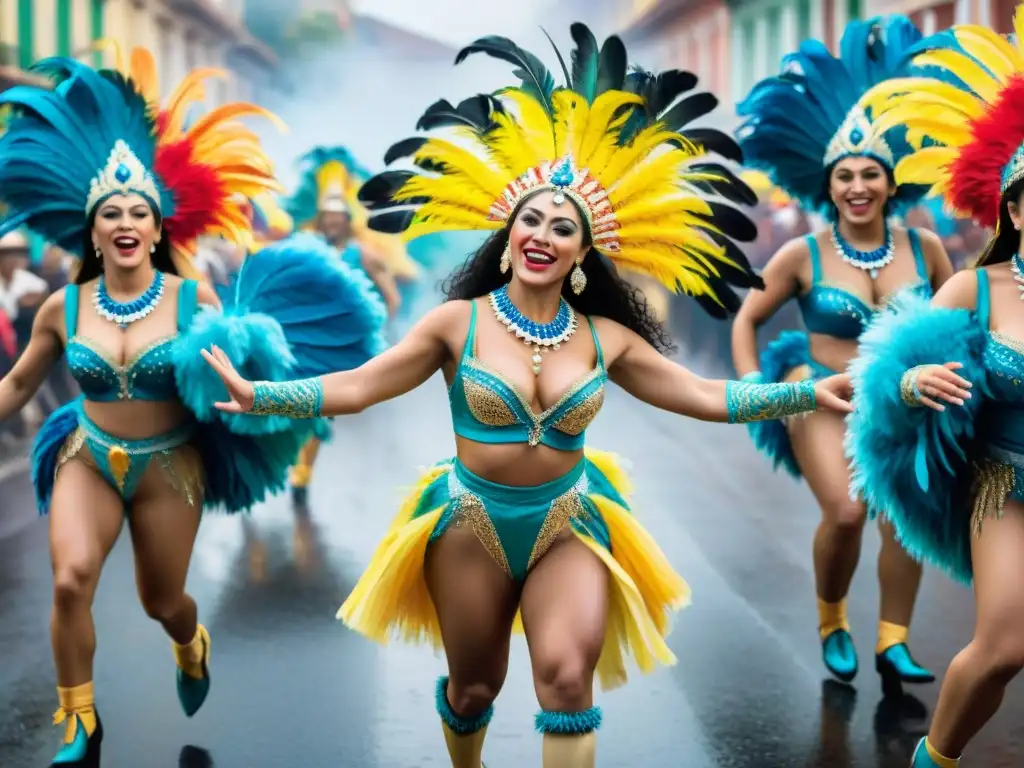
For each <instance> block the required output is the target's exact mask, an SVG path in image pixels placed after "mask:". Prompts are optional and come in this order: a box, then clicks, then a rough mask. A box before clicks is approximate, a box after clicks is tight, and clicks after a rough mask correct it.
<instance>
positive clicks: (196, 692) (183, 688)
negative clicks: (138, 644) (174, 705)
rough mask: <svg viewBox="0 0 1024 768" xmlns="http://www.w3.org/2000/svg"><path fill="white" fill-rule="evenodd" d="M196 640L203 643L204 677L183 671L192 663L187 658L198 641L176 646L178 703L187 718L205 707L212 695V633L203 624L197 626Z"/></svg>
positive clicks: (202, 665)
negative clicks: (208, 697) (208, 696)
mask: <svg viewBox="0 0 1024 768" xmlns="http://www.w3.org/2000/svg"><path fill="white" fill-rule="evenodd" d="M196 639H197V640H198V641H199V642H201V643H202V656H201V661H200V666H201V669H202V673H203V676H202V677H193V676H192V675H190V674H188V673H187V672H185V670H184V669H183V667H185V666H187V665H188V663H189V662H190V661H191V659H189V658H188V657H187V653H188V649H189V648H190V647H191V646H192V643H194V642H196V640H193V641H192V643H189V645H184V646H181V645H177V644H174V658H175V661H176V662H177V664H178V679H177V684H178V702H179V703H180V704H181V708H182V709H183V710H184V711H185V716H186V717H192V715H194V714H195V713H196V712H198V711H199V708H200V707H201V706H203V702H205V701H206V696H207V694H209V693H210V633H209V632H207V631H206V627H204V626H203V625H202V624H199V625H197V626H196ZM193 658H194V657H193Z"/></svg>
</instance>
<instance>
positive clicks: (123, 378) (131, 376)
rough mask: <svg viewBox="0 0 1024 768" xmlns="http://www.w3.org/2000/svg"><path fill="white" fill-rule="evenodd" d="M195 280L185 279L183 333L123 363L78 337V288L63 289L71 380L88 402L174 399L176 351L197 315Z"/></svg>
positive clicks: (180, 318) (181, 315) (181, 296)
mask: <svg viewBox="0 0 1024 768" xmlns="http://www.w3.org/2000/svg"><path fill="white" fill-rule="evenodd" d="M196 289H197V284H196V282H195V280H184V281H182V283H181V287H180V288H179V289H178V329H177V332H176V333H175V334H174V335H173V336H167V337H164V338H160V339H157V340H156V341H154V342H153V343H151V344H148V345H146V347H145V348H144V349H143V350H142V351H141V352H139V353H138V354H136V355H134V356H133V357H132V358H131V359H130V360H128V361H126V362H125V363H123V364H121V363H118V362H116V361H115V360H114V358H113V356H112V355H111V354H110V353H109V351H107V350H105V349H104V348H103V346H102V345H101V344H99V343H98V342H96V341H94V340H93V339H90V338H88V337H86V336H81V335H79V334H78V332H77V331H78V305H79V295H80V291H79V286H77V285H68V286H67V287H66V288H65V289H64V324H65V328H66V329H67V339H68V341H67V348H66V350H65V355H66V357H67V362H68V368H69V369H70V370H71V375H72V376H73V377H74V378H75V381H77V382H78V386H79V387H81V389H82V394H83V395H84V396H85V399H86V400H92V401H93V402H97V403H110V402H116V401H118V400H146V401H151V402H161V401H164V400H174V399H175V398H177V396H178V387H177V384H176V383H175V380H174V365H173V363H172V361H171V350H172V348H173V345H174V342H175V340H176V339H177V338H178V333H181V332H182V331H185V330H187V329H188V326H189V324H190V323H191V321H192V315H193V314H194V313H195V310H196Z"/></svg>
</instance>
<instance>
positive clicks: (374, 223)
mask: <svg viewBox="0 0 1024 768" xmlns="http://www.w3.org/2000/svg"><path fill="white" fill-rule="evenodd" d="M415 216H416V211H414V210H403V209H399V210H394V211H385V212H383V213H377V214H374V215H373V216H370V218H368V219H367V220H366V225H367V226H368V227H369V228H370V229H372V230H373V231H374V232H382V233H384V234H385V235H398V234H401V233H402V232H405V230H407V229H408V228H409V225H410V224H412V220H413V218H414V217H415Z"/></svg>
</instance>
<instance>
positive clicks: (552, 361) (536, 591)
mask: <svg viewBox="0 0 1024 768" xmlns="http://www.w3.org/2000/svg"><path fill="white" fill-rule="evenodd" d="M572 31H573V37H574V39H575V40H576V42H577V49H576V52H575V53H574V61H575V62H576V64H575V66H574V72H573V74H572V75H570V74H569V73H565V76H566V80H567V81H569V82H570V83H571V85H568V86H566V87H563V88H557V89H556V88H555V85H554V82H555V81H554V77H553V76H552V74H551V73H550V72H548V71H547V70H546V69H545V68H544V67H543V65H542V64H541V63H540V61H539V60H538V59H537V58H536V57H534V56H532V55H531V54H528V53H526V52H524V51H522V50H521V49H519V48H518V47H517V46H515V44H514V43H512V42H511V41H509V40H507V39H504V38H496V37H489V38H483V39H481V40H479V41H477V42H476V43H475V44H473V45H471V46H470V47H468V48H467V49H465V50H464V51H463V52H462V53H461V54H460V55H459V58H458V60H459V61H461V60H462V59H463V58H465V57H466V56H468V55H469V54H471V53H475V52H487V53H491V54H493V55H497V56H499V57H502V58H505V59H506V60H507V59H510V58H511V59H515V60H516V61H517V62H519V63H520V65H521V66H522V67H524V68H525V69H524V79H526V80H527V81H528V82H530V83H542V84H543V83H546V84H547V85H544V86H543V87H542V89H541V90H538V89H537V88H536V87H532V86H528V85H524V86H523V87H513V88H508V89H505V90H502V91H501V92H500V96H499V97H497V98H496V97H494V96H488V95H479V96H475V97H472V98H470V99H468V100H466V101H464V102H462V103H461V104H459V105H458V106H457V107H455V106H453V105H451V104H450V103H448V102H446V101H443V100H442V101H439V102H437V103H436V104H434V105H433V106H432V107H430V108H429V109H428V110H427V112H426V114H424V116H423V117H422V118H421V120H420V125H422V126H425V127H426V128H427V129H435V128H438V129H441V128H449V129H450V130H449V132H448V135H449V136H452V135H454V136H459V137H460V143H459V145H458V146H457V145H456V144H454V143H452V142H450V141H448V140H447V139H445V138H440V137H436V136H435V137H431V138H425V137H417V138H411V139H407V140H405V141H403V142H400V143H399V144H398V145H396V147H394V148H393V149H392V151H391V152H389V155H390V156H403V155H411V156H412V158H413V162H414V163H415V164H416V165H417V166H418V167H419V169H421V170H422V171H423V172H420V171H388V172H385V173H383V174H381V175H379V176H377V177H375V178H373V179H370V180H369V181H368V182H367V183H366V184H365V185H364V187H363V200H364V201H365V202H367V204H368V205H369V207H370V208H371V210H373V211H375V212H376V214H377V215H376V216H375V217H374V218H372V219H371V223H372V224H373V225H374V226H377V227H379V228H381V229H385V230H389V231H396V230H402V229H404V230H405V232H406V234H407V236H409V237H415V236H418V235H422V234H429V233H432V232H438V231H445V230H448V229H451V228H454V227H462V228H476V229H481V230H493V231H494V233H493V235H492V236H491V237H490V238H489V239H488V240H487V241H486V243H484V245H483V246H482V247H481V248H480V249H479V250H478V251H477V252H476V254H474V255H473V256H471V257H470V259H469V260H468V262H466V264H465V265H464V266H463V267H462V268H461V269H459V270H458V271H457V272H456V273H455V275H454V276H453V277H452V279H451V280H450V282H449V284H448V290H447V297H448V301H447V302H446V303H445V304H443V305H442V306H440V307H438V308H437V309H435V310H433V311H432V312H430V313H429V314H428V315H427V316H426V317H425V318H423V319H422V320H421V321H420V322H419V323H418V324H417V325H416V327H415V328H413V329H412V330H411V331H410V332H409V334H408V335H407V336H406V337H405V338H404V339H403V340H402V341H401V342H400V343H398V344H397V345H396V346H395V347H394V348H393V349H391V350H389V351H388V352H385V353H384V354H382V355H380V356H379V357H377V358H376V359H374V360H373V361H371V362H369V363H367V364H366V365H364V366H362V367H361V368H358V369H356V370H355V371H349V372H344V373H336V374H332V375H331V376H327V377H324V378H322V379H309V380H305V381H295V382H291V383H288V384H284V385H281V384H269V383H266V382H256V383H251V382H249V381H246V380H245V379H244V378H242V377H241V376H240V375H239V374H238V373H236V372H235V371H234V370H233V369H232V366H231V365H229V364H228V363H227V361H226V359H225V357H224V355H223V354H222V353H220V352H219V351H217V350H215V351H213V353H212V354H211V353H210V352H204V356H205V357H206V359H207V360H208V362H209V363H210V364H211V366H213V367H214V368H215V369H216V370H217V371H218V372H219V373H220V374H221V376H223V378H224V381H225V383H226V384H227V387H228V390H229V391H230V393H231V395H232V398H233V399H232V401H231V402H229V403H224V404H222V405H221V406H220V407H222V408H224V409H225V410H227V411H229V412H241V411H251V412H252V413H257V414H288V415H291V416H300V415H306V416H314V415H318V414H330V415H334V414H338V415H340V414H350V413H357V412H359V411H362V410H364V409H366V408H368V407H370V406H372V405H374V404H376V403H380V402H383V401H385V400H388V399H390V398H394V397H398V396H400V395H402V394H404V393H406V392H409V391H410V390H412V389H414V388H415V387H418V386H420V385H421V384H423V383H424V382H426V381H427V380H428V379H430V378H431V377H432V376H433V375H434V374H435V373H436V372H437V371H439V370H440V371H442V372H443V374H444V376H445V378H446V380H447V382H448V385H449V401H450V407H451V412H452V419H453V422H454V427H455V433H456V446H457V457H456V458H453V459H449V460H447V461H443V462H441V463H439V464H437V465H436V466H435V467H434V468H432V469H430V470H429V471H428V472H427V473H426V474H425V475H423V476H422V477H421V478H420V480H419V482H418V483H417V485H416V488H415V490H414V491H413V492H412V493H411V494H410V496H409V497H408V498H407V499H406V501H405V502H404V503H403V505H402V507H401V510H400V511H399V513H398V516H397V518H396V519H395V521H394V523H393V525H392V527H391V529H390V531H389V532H388V535H387V537H386V538H385V540H384V541H383V542H382V544H381V545H380V547H379V549H378V550H377V552H376V554H375V555H374V558H373V560H372V562H371V563H370V565H369V567H368V569H367V571H366V572H365V574H364V575H363V577H362V578H361V580H360V581H359V583H358V584H357V585H356V587H355V589H354V590H353V591H352V594H351V595H350V596H349V598H348V600H346V602H345V604H344V605H343V606H342V608H341V610H340V611H339V616H340V617H341V618H343V619H344V621H345V622H346V623H347V624H348V625H349V626H350V627H352V628H354V629H356V630H357V631H359V632H361V633H363V634H365V635H367V636H368V637H370V638H373V639H375V640H379V641H381V642H384V641H386V640H387V639H388V637H389V636H390V635H391V634H392V633H393V632H394V633H397V634H398V635H399V636H401V637H403V638H405V639H407V640H416V639H422V638H426V639H429V640H430V641H432V642H434V643H435V644H437V645H441V644H442V643H443V647H444V650H445V653H446V655H447V658H448V665H449V675H448V676H445V677H442V678H441V679H440V680H438V682H437V687H436V691H437V711H438V714H439V715H440V717H441V721H442V726H443V730H444V736H445V741H446V743H447V746H448V751H449V754H450V756H451V760H452V764H453V765H454V766H457V768H479V766H480V764H481V762H480V761H481V752H482V749H483V742H484V736H485V733H486V729H487V724H488V723H489V721H490V719H491V715H492V713H493V707H492V704H493V702H494V699H495V697H496V696H497V695H498V692H499V690H500V689H501V687H502V684H503V683H504V680H505V675H506V670H507V665H508V653H509V643H510V636H511V634H512V631H513V628H514V627H515V628H517V629H519V630H525V633H526V637H527V640H528V642H529V646H530V657H531V661H532V665H533V678H534V685H535V688H536V692H537V698H538V700H539V702H540V706H541V712H540V713H539V714H538V715H537V718H536V727H537V729H538V730H539V731H540V732H541V733H543V734H544V740H543V754H544V765H545V766H547V767H548V768H555V767H556V766H557V767H558V768H584V767H586V766H593V765H594V760H595V750H596V733H595V732H596V730H597V729H598V728H599V726H600V725H601V712H600V709H599V708H598V707H596V706H594V696H593V679H594V675H595V673H596V674H597V676H598V677H599V678H600V680H601V683H602V684H603V686H604V687H610V686H614V685H619V684H622V683H623V682H624V681H625V678H626V668H625V658H624V656H625V655H626V654H627V653H632V654H633V656H634V657H635V659H636V661H637V663H638V665H639V666H640V668H641V669H643V670H645V671H649V670H651V669H653V668H654V666H655V664H656V663H657V662H661V663H664V664H671V663H672V662H673V661H674V657H673V655H672V652H671V651H670V650H669V648H668V645H667V644H666V643H665V640H664V636H665V634H666V633H667V631H668V619H669V616H668V614H669V611H671V610H673V609H677V608H679V607H681V606H682V605H683V604H684V603H685V602H686V601H687V599H688V595H689V590H688V588H687V586H686V584H685V582H684V581H683V580H682V579H681V578H680V577H679V576H678V575H677V574H676V573H675V572H674V571H673V569H672V567H671V566H670V565H669V563H668V562H667V561H666V559H665V557H664V555H663V554H662V553H661V551H660V550H659V549H658V546H657V545H656V544H655V542H654V540H653V539H652V538H651V536H650V535H649V534H648V533H647V532H646V531H644V529H643V528H642V527H641V526H640V525H639V523H638V522H637V521H636V520H635V519H634V518H633V516H632V514H631V513H630V510H629V506H628V502H627V501H626V495H627V494H628V492H629V484H628V480H627V477H626V475H625V473H624V472H623V470H622V469H621V468H620V466H619V464H618V462H617V461H616V459H615V458H614V457H612V456H611V455H609V454H606V453H601V452H598V451H593V450H590V449H587V450H584V435H585V431H586V429H587V427H588V426H589V425H590V423H591V422H592V421H593V420H594V417H595V416H596V415H597V412H598V411H599V410H600V408H601V404H602V402H603V398H604V392H605V387H606V384H607V382H608V381H609V380H611V381H614V382H615V383H617V384H619V385H620V386H621V387H622V388H623V389H625V390H626V391H627V392H629V393H630V394H632V395H633V396H634V397H636V398H638V399H640V400H642V401H644V402H647V403H650V404H652V405H654V406H656V407H658V408H661V409H663V410H666V411H669V412H672V413H678V414H683V415H687V416H690V417H693V418H698V419H704V420H709V421H720V422H732V423H735V422H745V421H750V420H753V419H760V418H777V417H779V416H781V415H785V414H790V413H798V412H803V411H811V410H814V409H815V408H817V407H822V408H830V409H833V410H836V411H839V412H845V411H848V410H849V404H848V403H847V402H846V401H845V400H844V399H843V398H844V397H846V396H848V394H849V391H848V379H847V378H846V377H845V376H837V377H833V378H829V379H823V380H821V381H818V382H800V383H796V384H766V385H758V384H742V383H738V382H726V381H709V380H705V379H702V378H700V377H698V376H696V375H694V374H693V373H691V372H690V371H688V370H687V369H685V368H683V367H682V366H679V365H677V364H675V363H673V362H671V361H670V360H669V359H668V358H667V357H664V356H663V355H662V354H659V353H660V352H664V351H665V349H666V348H667V339H666V336H665V332H664V330H663V329H662V328H661V327H660V326H659V325H658V324H657V323H656V322H655V321H654V320H653V318H652V317H651V314H650V312H649V310H648V309H647V306H646V304H645V303H644V302H643V300H642V298H641V297H640V295H639V294H638V292H637V290H636V289H635V288H632V287H630V286H629V285H628V284H627V283H626V282H624V281H623V280H622V279H621V278H620V277H619V276H618V275H617V273H616V270H615V266H616V265H617V266H619V267H628V268H630V269H634V270H637V271H639V272H640V273H642V274H647V275H650V276H652V277H656V278H658V279H659V280H660V281H661V282H662V283H663V284H665V285H666V287H669V288H670V289H673V290H678V289H679V288H680V287H682V288H683V289H685V290H687V291H690V292H693V293H699V294H701V295H702V296H703V298H704V299H705V300H706V301H708V302H711V303H715V302H716V301H720V299H718V298H716V296H715V294H714V293H712V288H711V287H710V286H711V282H712V281H714V284H715V285H721V286H722V290H723V294H724V292H725V291H727V290H728V286H727V285H726V284H725V281H724V280H721V279H719V278H713V277H712V275H714V274H715V272H716V271H718V270H721V273H722V274H728V275H729V276H730V279H734V280H737V281H739V282H741V283H743V284H746V285H750V284H752V283H754V282H756V281H755V280H753V279H752V277H751V275H750V274H749V271H747V270H748V269H749V267H748V265H747V264H746V263H745V260H743V257H742V254H740V253H739V251H738V249H737V248H736V246H735V245H734V244H732V243H731V241H730V240H729V239H728V236H727V233H729V232H736V233H739V234H741V235H743V236H744V237H747V236H749V235H750V230H751V229H752V223H751V222H750V221H749V219H747V218H746V217H744V216H743V215H742V214H740V213H739V212H738V211H737V210H735V209H733V208H731V207H728V206H724V205H720V204H717V203H711V202H708V200H707V199H706V198H705V197H704V196H703V194H702V193H701V192H700V191H698V190H699V188H700V186H702V185H705V184H711V185H712V186H713V187H714V188H715V189H716V190H718V191H721V192H722V193H723V194H732V195H736V194H738V192H739V187H738V185H739V184H740V182H738V180H736V179H735V177H733V176H732V175H731V174H730V173H729V172H728V171H727V170H725V169H724V168H723V167H721V166H720V165H717V164H715V163H709V162H708V160H709V158H708V156H707V154H706V153H705V151H704V150H703V149H702V148H701V147H699V146H698V145H697V144H695V143H694V142H693V141H692V139H693V138H696V137H697V136H701V137H702V138H703V140H705V141H706V142H707V143H708V144H714V145H717V146H718V147H721V148H723V149H725V150H726V151H730V149H731V150H735V146H734V145H733V144H732V142H731V140H730V139H729V138H728V137H727V136H724V135H722V134H718V133H716V132H711V131H704V132H701V133H698V132H697V131H692V132H689V131H687V130H686V129H685V128H684V126H685V125H686V123H687V122H688V121H689V119H690V118H691V117H693V116H694V113H695V112H696V113H698V114H703V111H706V109H707V108H708V106H707V105H708V102H709V101H710V103H711V104H712V105H713V104H714V101H713V97H710V96H709V97H708V99H703V98H701V99H698V101H696V102H695V101H689V102H688V101H686V100H684V101H682V102H680V103H679V104H678V105H676V106H675V107H673V104H675V102H676V101H677V98H678V97H679V96H681V95H683V94H684V93H685V92H687V91H689V90H691V89H692V88H693V87H694V85H695V84H696V78H694V77H693V75H691V74H689V73H685V72H678V71H672V72H666V73H663V74H662V75H659V76H658V77H654V76H653V75H650V74H649V73H645V72H641V71H634V72H631V73H630V74H629V75H628V76H627V73H626V52H625V49H624V48H623V46H622V43H621V41H620V40H619V39H618V38H614V37H613V38H610V39H609V40H608V41H607V42H606V43H605V44H604V47H603V48H602V49H601V53H600V54H598V45H597V41H596V40H595V39H594V38H593V35H592V34H591V33H590V31H589V30H587V29H586V27H584V26H583V25H574V26H573V28H572ZM599 71H600V72H601V75H600V76H598V74H597V73H598V72H599ZM690 98H691V99H692V98H694V97H693V96H691V97H690ZM698 102H699V104H701V105H703V106H697V104H698ZM726 244H727V245H726ZM729 259H732V260H733V263H732V265H731V266H730V264H729V263H728V260H729ZM716 306H721V304H716ZM577 329H581V330H582V332H580V333H577Z"/></svg>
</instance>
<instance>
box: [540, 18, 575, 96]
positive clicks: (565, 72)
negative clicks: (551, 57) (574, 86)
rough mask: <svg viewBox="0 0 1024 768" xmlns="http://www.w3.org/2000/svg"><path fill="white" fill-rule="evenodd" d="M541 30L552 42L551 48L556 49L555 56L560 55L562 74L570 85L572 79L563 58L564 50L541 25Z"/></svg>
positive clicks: (559, 61) (559, 62) (559, 63)
mask: <svg viewBox="0 0 1024 768" xmlns="http://www.w3.org/2000/svg"><path fill="white" fill-rule="evenodd" d="M540 31H541V32H543V33H544V37H546V38H547V39H548V42H549V43H551V48H552V49H553V50H554V52H555V56H557V57H558V65H559V66H560V67H561V68H562V74H563V75H565V82H566V85H568V84H569V83H571V82H572V80H571V79H570V75H569V68H568V67H566V66H565V59H563V58H562V52H561V51H560V50H558V46H557V45H555V41H554V40H552V39H551V35H549V34H548V31H547V30H546V29H544V27H541V28H540Z"/></svg>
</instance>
